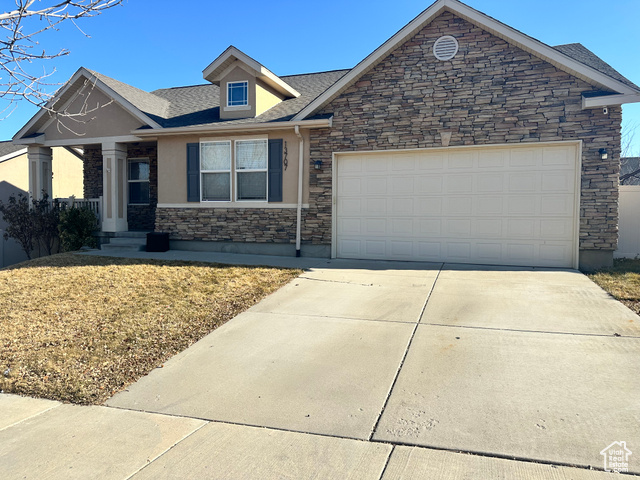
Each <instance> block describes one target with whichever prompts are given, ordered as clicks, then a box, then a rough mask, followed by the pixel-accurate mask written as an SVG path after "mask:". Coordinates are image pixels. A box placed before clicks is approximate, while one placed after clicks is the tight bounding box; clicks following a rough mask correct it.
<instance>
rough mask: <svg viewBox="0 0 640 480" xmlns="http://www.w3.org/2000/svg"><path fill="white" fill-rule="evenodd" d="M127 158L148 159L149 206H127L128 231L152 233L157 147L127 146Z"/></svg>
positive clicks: (156, 192)
mask: <svg viewBox="0 0 640 480" xmlns="http://www.w3.org/2000/svg"><path fill="white" fill-rule="evenodd" d="M127 158H148V159H149V205H127V223H128V224H129V230H149V231H153V230H154V228H155V218H156V206H157V205H158V147H157V146H156V145H136V144H129V145H127Z"/></svg>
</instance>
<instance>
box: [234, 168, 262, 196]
mask: <svg viewBox="0 0 640 480" xmlns="http://www.w3.org/2000/svg"><path fill="white" fill-rule="evenodd" d="M266 199H267V172H244V173H238V200H266Z"/></svg>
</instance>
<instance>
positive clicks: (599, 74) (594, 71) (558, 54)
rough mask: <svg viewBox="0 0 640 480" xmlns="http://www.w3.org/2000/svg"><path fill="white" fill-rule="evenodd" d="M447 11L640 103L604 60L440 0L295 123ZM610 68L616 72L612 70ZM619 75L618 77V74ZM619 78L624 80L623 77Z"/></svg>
mask: <svg viewBox="0 0 640 480" xmlns="http://www.w3.org/2000/svg"><path fill="white" fill-rule="evenodd" d="M445 11H448V12H450V13H453V14H454V15H457V16H459V17H460V18H463V19H465V20H467V21H469V22H470V23H473V24H474V25H476V26H478V27H480V28H482V29H483V30H485V31H487V32H489V33H491V34H492V35H495V36H496V37H499V38H502V39H503V40H505V41H507V42H508V43H510V44H512V45H515V46H517V47H519V48H521V49H522V50H524V51H526V52H528V53H530V54H532V55H535V56H536V57H538V58H541V59H542V60H545V61H547V62H549V63H550V64H552V65H554V66H555V67H556V68H558V69H560V70H563V71H565V72H567V73H569V74H571V75H573V76H575V77H577V78H580V79H582V80H584V81H586V82H587V83H590V84H592V85H594V86H598V87H599V88H604V89H609V90H613V91H614V92H617V93H618V94H621V95H624V101H625V102H629V103H631V102H640V88H638V87H637V86H636V85H634V84H633V83H631V82H629V81H626V82H625V81H622V80H621V79H620V78H615V76H613V77H612V76H611V72H607V73H604V72H603V71H601V70H603V67H602V65H606V66H607V67H608V65H607V64H606V63H604V62H602V61H601V60H600V62H601V65H598V66H597V67H600V68H597V67H594V66H591V65H589V64H585V63H582V61H579V60H576V59H575V58H573V57H572V56H570V55H568V54H567V53H564V52H563V51H562V48H560V49H555V48H553V47H550V46H548V45H546V44H544V43H542V42H540V41H539V40H536V39H534V38H532V37H529V36H528V35H525V34H523V33H522V32H519V31H518V30H516V29H514V28H512V27H509V26H508V25H505V24H503V23H501V22H499V21H497V20H495V19H494V18H492V17H490V16H488V15H485V14H484V13H481V12H479V11H477V10H475V9H473V8H471V7H469V6H467V5H465V4H464V3H462V2H460V1H458V0H437V1H436V2H435V3H433V4H432V5H431V6H430V7H428V8H427V9H426V10H425V11H424V12H422V13H421V14H420V15H418V16H417V17H416V18H415V19H413V20H412V21H411V22H409V23H408V24H407V25H406V26H405V27H404V28H402V29H401V30H400V31H399V32H398V33H396V34H395V35H394V36H392V37H391V38H390V39H389V40H387V41H386V42H385V43H383V44H382V45H381V46H380V47H378V48H377V49H376V50H375V51H373V52H372V53H371V54H370V55H369V56H367V57H366V58H365V59H364V60H362V61H361V62H360V63H359V64H358V65H356V66H355V67H354V68H353V69H352V70H351V71H350V72H349V73H348V74H346V75H345V76H344V77H343V78H341V79H340V80H339V81H337V82H336V83H335V84H334V85H332V86H331V87H330V88H328V89H327V90H326V91H325V92H324V93H322V94H321V95H320V96H319V97H318V98H316V99H315V100H314V101H313V102H311V103H310V104H309V105H307V106H306V107H305V108H304V109H303V110H301V111H300V112H299V113H298V114H297V115H296V116H295V117H294V118H293V120H303V119H305V118H307V117H309V116H310V115H312V114H313V113H314V112H316V111H318V110H319V109H320V108H322V107H323V106H324V105H326V104H327V103H329V102H330V101H331V100H333V99H334V98H336V97H337V96H338V95H340V94H341V93H342V92H344V91H345V90H346V89H347V88H348V87H350V86H351V85H352V84H354V83H355V82H357V81H358V79H359V78H361V77H362V76H363V75H364V74H366V73H367V72H369V71H370V70H371V69H372V68H374V67H375V66H376V65H377V64H378V63H380V62H381V61H382V60H383V59H384V58H386V57H387V56H388V55H389V54H391V53H392V52H393V51H394V50H395V49H396V48H397V47H399V46H400V45H401V44H403V43H404V42H406V41H407V40H409V39H410V38H411V37H412V36H414V35H415V34H416V33H417V32H418V31H420V30H421V29H422V28H424V27H425V26H426V25H428V24H429V23H430V22H432V21H433V20H434V19H435V18H436V17H438V16H439V15H441V14H442V13H443V12H445ZM567 50H568V49H567ZM584 50H586V49H584ZM587 52H588V50H587ZM589 53H591V52H589ZM598 60H599V59H598ZM609 68H610V69H611V70H612V71H613V72H615V70H613V69H612V68H611V67H609ZM615 73H616V74H617V72H615ZM617 75H619V76H620V77H622V76H621V75H620V74H617ZM622 78H624V77H622ZM625 80H626V79H625ZM621 98H622V97H621Z"/></svg>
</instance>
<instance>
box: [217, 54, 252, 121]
mask: <svg viewBox="0 0 640 480" xmlns="http://www.w3.org/2000/svg"><path fill="white" fill-rule="evenodd" d="M244 81H246V82H247V83H248V85H247V87H248V97H249V98H248V102H249V105H248V106H247V107H242V108H240V107H227V83H229V82H244ZM255 116H256V77H254V76H253V75H251V74H250V73H249V72H247V71H246V70H244V69H242V68H240V67H236V68H234V69H232V70H231V71H230V72H229V73H228V74H227V75H225V76H224V77H222V79H221V80H220V118H224V119H232V118H249V117H255Z"/></svg>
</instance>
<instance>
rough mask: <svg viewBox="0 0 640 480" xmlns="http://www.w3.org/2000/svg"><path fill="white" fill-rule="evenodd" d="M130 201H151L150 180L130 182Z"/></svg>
mask: <svg viewBox="0 0 640 480" xmlns="http://www.w3.org/2000/svg"><path fill="white" fill-rule="evenodd" d="M129 203H145V204H147V203H149V182H131V183H129Z"/></svg>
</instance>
